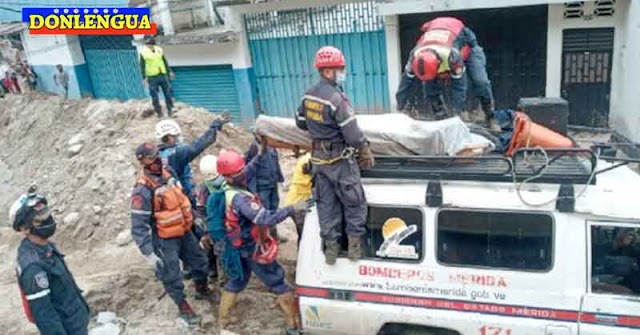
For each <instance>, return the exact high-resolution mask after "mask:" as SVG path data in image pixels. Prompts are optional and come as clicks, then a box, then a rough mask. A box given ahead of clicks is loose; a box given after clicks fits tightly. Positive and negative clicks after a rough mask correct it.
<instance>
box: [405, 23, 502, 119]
mask: <svg viewBox="0 0 640 335" xmlns="http://www.w3.org/2000/svg"><path fill="white" fill-rule="evenodd" d="M421 30H422V32H423V34H422V36H421V37H420V39H419V40H418V43H417V44H416V46H415V47H414V48H413V50H411V54H410V55H409V59H408V61H407V64H406V66H405V68H404V72H403V74H402V79H401V80H400V86H399V87H398V92H397V93H396V100H397V105H398V110H405V109H408V108H411V106H409V101H410V99H411V98H416V96H419V95H421V94H422V93H423V90H422V85H421V83H424V85H425V87H424V88H425V90H424V92H425V93H426V95H427V98H428V99H429V102H430V104H431V108H432V110H433V111H434V113H435V114H436V116H437V117H440V118H442V117H445V116H446V115H447V114H448V113H447V112H446V106H445V104H444V99H443V97H442V89H443V80H444V79H451V89H452V100H453V101H452V104H453V106H452V107H453V112H452V114H453V115H455V116H460V117H461V118H462V119H463V120H464V121H469V115H468V113H466V112H465V113H463V111H462V108H463V105H464V103H465V101H466V99H467V74H468V76H469V78H470V80H471V86H472V89H473V92H474V94H475V95H476V97H478V99H479V100H480V105H481V108H482V111H483V112H484V114H485V121H486V122H487V125H488V127H489V128H490V129H491V130H493V131H499V130H500V128H499V127H498V124H497V123H496V121H495V119H494V117H493V110H494V101H493V92H492V89H491V81H490V80H489V76H488V75H487V70H486V65H487V59H486V56H485V53H484V50H483V49H482V47H480V45H478V41H477V39H476V35H475V33H474V32H473V31H472V30H471V29H469V28H468V27H466V26H465V25H464V23H463V22H462V21H460V20H458V19H456V18H453V17H439V18H436V19H433V20H431V21H427V22H426V23H425V24H424V25H422V28H421Z"/></svg>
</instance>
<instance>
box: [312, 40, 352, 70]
mask: <svg viewBox="0 0 640 335" xmlns="http://www.w3.org/2000/svg"><path fill="white" fill-rule="evenodd" d="M313 66H315V67H316V69H322V68H332V67H344V66H345V61H344V55H343V54H342V51H340V49H338V48H336V47H332V46H326V47H322V48H320V49H319V50H318V52H316V60H315V63H314V64H313Z"/></svg>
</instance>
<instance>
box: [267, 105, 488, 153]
mask: <svg viewBox="0 0 640 335" xmlns="http://www.w3.org/2000/svg"><path fill="white" fill-rule="evenodd" d="M356 122H358V126H359V127H360V129H362V131H363V132H364V135H365V137H366V138H367V140H368V141H369V143H370V146H371V150H372V151H373V153H374V154H376V155H393V156H407V155H429V156H433V155H448V156H469V155H483V154H485V153H488V152H491V151H493V150H494V149H495V146H494V144H493V143H492V142H491V141H489V140H488V139H486V138H485V137H483V136H480V135H477V134H473V133H471V132H470V131H469V128H468V127H467V125H466V124H465V123H464V122H463V121H462V120H461V119H460V118H458V117H453V118H449V119H445V120H440V121H419V120H414V119H412V118H410V117H409V116H407V115H405V114H400V113H391V114H381V115H358V116H357V117H356ZM256 132H257V133H258V134H259V135H261V136H263V137H264V138H266V140H267V143H268V145H269V146H271V147H274V148H280V149H291V150H309V149H311V137H310V136H309V133H308V132H307V131H304V130H301V129H299V128H298V127H297V126H296V124H295V120H294V119H293V118H283V117H273V116H265V115H261V116H259V117H258V119H257V120H256Z"/></svg>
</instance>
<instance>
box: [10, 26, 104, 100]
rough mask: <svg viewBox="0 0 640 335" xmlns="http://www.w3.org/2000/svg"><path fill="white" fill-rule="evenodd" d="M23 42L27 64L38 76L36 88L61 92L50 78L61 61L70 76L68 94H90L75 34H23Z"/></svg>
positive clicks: (88, 81) (80, 95) (90, 90)
mask: <svg viewBox="0 0 640 335" xmlns="http://www.w3.org/2000/svg"><path fill="white" fill-rule="evenodd" d="M22 43H23V45H24V49H25V54H26V56H27V60H28V62H29V64H31V65H32V66H33V69H34V71H35V73H36V74H37V75H38V90H39V91H44V92H51V93H56V94H60V93H62V89H61V87H59V86H58V85H56V83H55V82H54V80H53V75H54V74H55V71H56V69H55V66H56V65H57V64H62V66H63V67H64V70H65V71H66V72H67V74H68V75H69V97H71V98H80V97H83V96H91V95H92V94H93V89H92V88H91V79H90V77H89V70H88V68H87V65H86V64H85V60H84V55H83V54H82V49H81V48H80V41H79V40H78V37H77V36H66V35H29V33H28V32H24V33H23V34H22Z"/></svg>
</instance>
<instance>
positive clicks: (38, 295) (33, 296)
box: [25, 289, 51, 301]
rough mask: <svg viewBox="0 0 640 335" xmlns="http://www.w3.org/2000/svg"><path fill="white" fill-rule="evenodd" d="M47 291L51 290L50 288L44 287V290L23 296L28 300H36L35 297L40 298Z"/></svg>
mask: <svg viewBox="0 0 640 335" xmlns="http://www.w3.org/2000/svg"><path fill="white" fill-rule="evenodd" d="M49 293H51V290H50V289H46V290H44V291H40V292H38V293H34V294H29V295H27V296H26V297H25V298H27V300H29V301H31V300H36V299H39V298H42V297H44V296H46V295H47V294H49Z"/></svg>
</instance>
